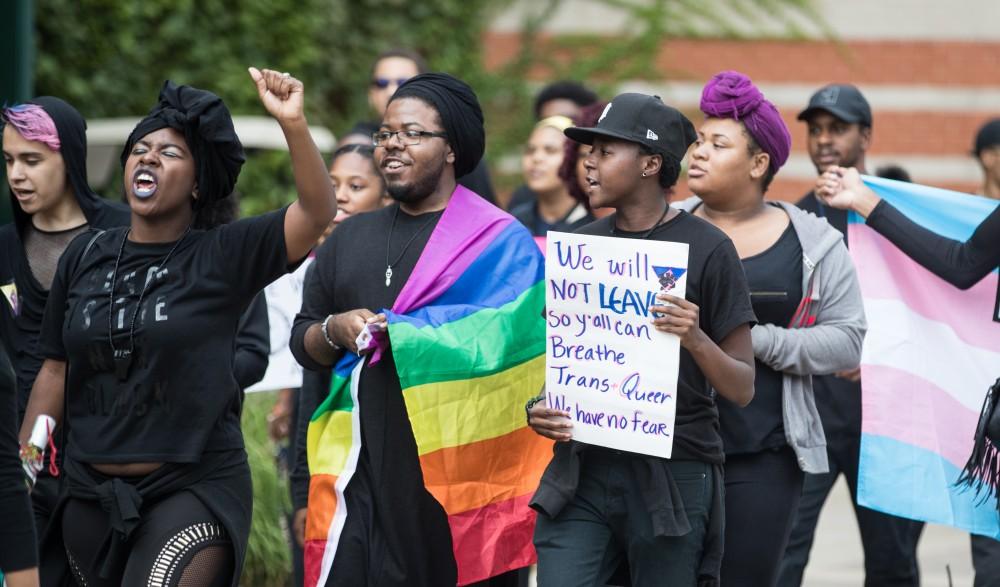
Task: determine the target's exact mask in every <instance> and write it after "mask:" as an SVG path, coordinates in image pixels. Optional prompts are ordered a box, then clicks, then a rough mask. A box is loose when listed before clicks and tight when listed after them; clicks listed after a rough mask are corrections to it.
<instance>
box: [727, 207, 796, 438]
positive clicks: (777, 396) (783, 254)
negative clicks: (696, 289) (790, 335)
mask: <svg viewBox="0 0 1000 587" xmlns="http://www.w3.org/2000/svg"><path fill="white" fill-rule="evenodd" d="M743 270H744V272H745V273H746V276H747V282H748V283H749V284H750V302H751V303H752V304H753V311H754V314H756V315H757V322H758V323H759V324H774V325H776V326H780V327H782V328H785V327H787V326H788V324H789V323H790V322H791V320H792V316H794V315H795V310H796V308H798V305H799V302H800V301H801V299H802V245H801V244H800V243H799V238H798V236H797V235H796V234H795V229H794V228H793V227H792V225H791V224H789V225H788V228H786V229H785V231H784V232H783V233H782V235H781V237H779V238H778V240H777V242H775V243H774V244H773V245H771V246H770V247H768V249H767V250H766V251H764V252H762V253H758V254H756V255H753V256H752V257H747V258H745V259H743ZM755 367H756V370H755V371H754V380H753V384H754V396H753V401H752V402H750V405H748V406H746V407H745V408H741V407H739V406H737V405H736V404H734V403H732V402H730V401H729V400H727V399H726V398H719V421H720V422H721V423H722V442H723V444H724V445H725V447H726V454H727V455H737V454H751V453H756V452H760V451H762V450H767V449H771V448H779V447H782V446H785V445H786V444H787V442H786V440H785V425H784V418H783V416H782V400H781V396H782V387H783V386H782V383H783V379H784V375H783V374H782V373H781V372H780V371H775V370H774V369H772V368H771V367H769V366H767V365H765V364H764V363H761V362H760V361H755Z"/></svg>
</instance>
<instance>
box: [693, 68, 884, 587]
mask: <svg viewBox="0 0 1000 587" xmlns="http://www.w3.org/2000/svg"><path fill="white" fill-rule="evenodd" d="M701 110H702V112H704V113H705V117H706V118H705V121H704V122H703V123H702V125H701V128H699V129H698V140H697V141H696V142H695V146H694V149H693V151H692V152H691V164H690V168H689V170H688V186H689V187H690V188H691V191H692V192H694V193H695V194H697V196H696V197H692V198H690V199H687V200H685V201H683V202H680V203H679V204H677V206H678V207H680V208H682V209H684V210H687V211H689V212H691V213H692V214H694V215H695V216H698V217H701V218H703V219H705V220H707V221H709V222H711V223H712V224H714V225H715V226H717V227H718V228H720V229H721V230H722V231H723V232H725V233H726V234H727V235H728V236H729V237H730V238H731V239H732V240H733V243H734V244H735V245H736V250H737V252H738V253H739V255H740V258H741V259H742V260H743V269H744V271H745V273H746V277H747V281H748V282H749V285H750V297H751V303H752V304H753V309H754V313H755V314H756V315H757V320H758V325H757V326H755V327H754V328H753V330H752V331H751V334H752V338H753V351H754V358H755V367H756V371H755V377H754V388H755V395H754V400H753V401H752V402H751V403H750V404H749V405H748V406H746V407H743V408H741V407H739V406H737V405H736V404H734V403H732V402H729V401H728V400H726V399H725V398H719V399H718V404H719V419H720V425H721V433H722V439H723V443H724V447H725V454H726V471H725V486H726V530H725V550H724V556H723V560H722V585H755V586H762V587H766V586H769V585H774V584H775V581H776V580H777V574H778V569H779V565H780V563H781V559H782V556H783V553H784V550H785V545H786V543H787V541H788V536H789V532H790V530H791V527H792V522H793V519H792V517H793V514H794V512H795V511H796V509H797V505H798V500H799V496H800V494H801V490H802V482H803V478H804V473H824V472H826V471H827V470H828V464H827V455H826V440H825V437H824V434H823V427H822V424H821V423H820V418H819V413H818V412H817V410H816V403H815V401H814V399H813V389H812V376H813V375H822V374H828V373H834V372H837V371H841V370H845V369H850V368H853V367H856V366H857V365H858V363H859V362H860V359H861V343H862V340H863V338H864V333H865V318H864V309H863V307H862V304H861V292H860V289H859V288H858V282H857V278H856V276H855V273H854V266H853V265H852V264H851V260H850V258H849V257H848V254H847V248H846V247H845V246H844V243H843V238H842V236H841V234H840V233H839V232H837V230H836V229H834V228H832V227H831V226H830V225H829V224H827V222H826V221H825V220H823V219H821V218H817V217H816V216H813V215H812V214H809V213H807V212H804V211H801V210H799V209H798V208H796V207H795V206H792V205H789V204H786V203H784V202H770V201H767V200H765V199H764V194H765V192H766V191H767V188H768V186H769V185H770V183H771V180H772V179H773V178H774V175H775V174H776V173H777V172H778V169H780V168H781V166H782V165H783V164H784V163H785V161H786V160H787V159H788V152H789V149H790V147H791V137H790V135H789V134H788V128H787V127H786V126H785V123H784V122H783V121H782V119H781V115H780V114H779V113H778V110H777V108H775V107H774V105H773V104H771V102H769V101H768V100H767V99H766V98H764V95H763V94H762V93H761V91H760V90H759V89H757V87H756V86H754V84H753V82H751V81H750V79H749V78H747V77H746V76H745V75H743V74H740V73H737V72H734V71H727V72H723V73H720V74H718V75H716V76H715V77H714V78H712V80H711V81H709V83H708V84H707V85H706V86H705V89H704V91H703V93H702V98H701Z"/></svg>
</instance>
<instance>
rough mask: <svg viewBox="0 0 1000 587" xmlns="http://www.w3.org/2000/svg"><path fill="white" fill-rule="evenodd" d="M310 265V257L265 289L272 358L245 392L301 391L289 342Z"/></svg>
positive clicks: (300, 371)
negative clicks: (262, 372) (260, 377)
mask: <svg viewBox="0 0 1000 587" xmlns="http://www.w3.org/2000/svg"><path fill="white" fill-rule="evenodd" d="M310 263H312V257H310V258H308V259H306V260H305V261H304V262H303V263H302V265H300V266H299V268H298V269H296V270H295V271H294V272H293V273H289V274H287V275H282V276H281V277H279V278H278V279H276V280H274V281H272V282H271V283H270V284H269V285H268V286H267V287H265V288H264V296H265V297H266V298H267V322H268V326H270V328H271V354H270V356H269V357H268V363H267V372H266V373H264V378H263V379H261V380H260V381H258V382H257V383H255V384H253V385H251V386H250V387H248V388H247V391H248V392H252V391H271V390H274V389H287V388H292V387H302V367H301V366H300V365H299V363H298V361H296V360H295V357H293V356H292V350H291V349H290V348H289V346H288V341H289V339H290V338H291V336H292V323H293V322H295V315H296V314H298V313H299V308H301V307H302V288H303V285H304V284H305V280H306V268H307V267H309V264H310Z"/></svg>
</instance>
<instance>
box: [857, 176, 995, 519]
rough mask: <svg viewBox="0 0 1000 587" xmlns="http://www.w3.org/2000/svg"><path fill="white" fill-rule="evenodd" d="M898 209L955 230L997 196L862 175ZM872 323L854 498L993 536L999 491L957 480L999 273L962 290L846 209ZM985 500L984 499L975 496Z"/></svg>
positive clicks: (936, 227) (965, 233) (957, 235)
mask: <svg viewBox="0 0 1000 587" xmlns="http://www.w3.org/2000/svg"><path fill="white" fill-rule="evenodd" d="M864 181H865V183H866V184H867V185H868V186H869V187H871V188H872V189H873V190H874V191H875V192H876V193H877V194H878V195H879V196H881V197H882V198H884V199H885V200H887V201H889V202H890V203H891V204H892V205H893V206H895V207H896V208H898V209H899V210H900V211H901V212H903V214H905V215H906V216H907V217H909V218H910V219H911V220H913V221H914V222H916V223H918V224H920V225H921V226H923V227H925V228H927V229H929V230H932V231H934V232H935V233H937V234H940V235H943V236H947V237H949V238H953V239H956V240H959V241H965V240H967V239H968V238H969V236H971V235H972V232H973V230H974V229H975V227H976V226H977V225H978V224H979V223H980V222H981V221H982V220H983V219H984V218H985V217H986V216H987V215H989V213H990V212H992V211H993V209H994V208H996V206H997V202H995V201H993V200H988V199H986V198H980V197H976V196H970V195H966V194H960V193H956V192H949V191H945V190H940V189H936V188H930V187H926V186H920V185H914V184H908V183H902V182H896V181H890V180H885V179H880V178H874V177H865V178H864ZM848 235H849V237H848V238H849V239H850V241H849V242H850V244H851V247H850V250H851V257H852V258H853V259H854V263H855V265H856V266H857V270H858V278H859V280H860V282H861V291H862V294H863V296H864V301H865V312H866V314H867V317H868V323H869V329H868V335H867V337H866V339H865V347H864V353H863V354H862V359H861V385H862V425H861V430H862V434H861V463H860V468H861V470H860V473H859V480H858V503H859V504H860V505H863V506H866V507H869V508H873V509H876V510H880V511H883V512H887V513H890V514H894V515H897V516H902V517H906V518H912V519H916V520H924V521H927V522H933V523H938V524H946V525H949V526H955V527H957V528H962V529H964V530H968V531H970V532H974V533H976V534H984V535H987V536H992V537H994V538H1000V524H998V514H997V506H996V501H995V500H993V499H988V500H985V501H983V500H982V499H977V498H976V496H975V494H974V493H973V492H972V491H968V490H964V488H958V487H956V486H955V480H956V479H958V477H959V473H960V472H961V470H962V467H963V466H964V465H965V462H966V460H967V459H968V457H969V453H970V452H971V450H972V441H973V434H974V432H975V430H976V423H977V421H978V418H979V411H980V409H981V408H982V403H983V398H984V396H985V395H986V390H987V389H988V388H989V386H990V385H991V384H992V383H993V381H995V380H996V378H997V376H998V375H1000V323H997V322H994V321H992V320H991V317H992V314H993V309H994V301H995V296H996V292H997V272H996V271H995V270H994V271H993V272H992V273H991V274H990V275H988V276H987V277H986V278H985V279H983V280H982V281H981V282H980V283H978V284H976V285H975V286H973V287H972V288H971V289H969V290H966V291H962V290H959V289H957V288H955V287H953V286H952V285H950V284H948V283H947V282H945V281H943V280H942V279H940V278H938V277H936V276H935V275H934V274H932V273H931V272H930V271H927V270H926V269H924V268H923V267H921V266H919V265H917V264H916V263H915V262H914V261H912V260H911V259H910V258H909V257H907V256H906V255H904V254H903V253H902V252H901V251H900V250H899V249H897V248H896V247H895V246H893V245H892V244H891V243H890V242H889V241H887V240H886V239H885V238H883V237H882V236H880V235H879V234H878V233H876V232H875V231H874V230H872V229H871V228H869V227H868V226H866V225H865V224H864V223H863V222H862V220H861V219H860V217H858V216H857V215H855V214H851V219H850V224H849V226H848ZM980 502H982V503H980Z"/></svg>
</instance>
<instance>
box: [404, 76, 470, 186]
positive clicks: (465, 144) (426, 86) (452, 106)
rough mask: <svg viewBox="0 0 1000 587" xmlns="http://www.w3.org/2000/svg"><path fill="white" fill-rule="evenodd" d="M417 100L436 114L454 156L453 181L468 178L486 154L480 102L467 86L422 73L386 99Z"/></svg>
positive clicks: (451, 79) (457, 80)
mask: <svg viewBox="0 0 1000 587" xmlns="http://www.w3.org/2000/svg"><path fill="white" fill-rule="evenodd" d="M399 98H418V99H420V100H423V101H424V102H427V103H428V104H430V105H431V106H433V107H434V109H435V110H437V111H438V114H439V115H440V116H441V124H442V125H443V126H444V132H445V134H446V135H448V143H449V144H450V145H451V149H452V151H454V153H455V177H456V178H459V177H462V176H464V175H468V173H469V172H471V171H472V170H473V169H475V168H476V165H478V164H479V160H480V159H482V158H483V152H484V151H485V150H486V129H485V128H484V126H483V110H482V108H480V107H479V99H478V98H476V93H475V92H473V91H472V88H470V87H469V84H467V83H465V82H463V81H462V80H460V79H458V78H456V77H454V76H451V75H448V74H447V73H422V74H420V75H417V76H414V77H411V78H410V79H409V80H407V81H406V83H404V84H403V85H401V86H399V89H398V90H396V93H395V94H393V95H392V98H390V99H389V102H390V103H391V102H392V101H393V100H398V99H399Z"/></svg>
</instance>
